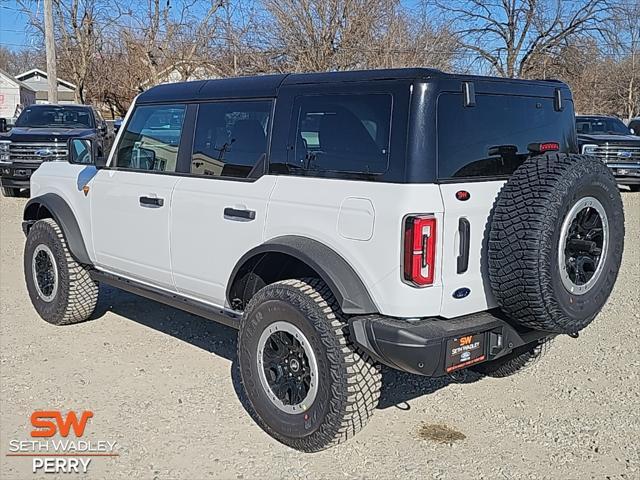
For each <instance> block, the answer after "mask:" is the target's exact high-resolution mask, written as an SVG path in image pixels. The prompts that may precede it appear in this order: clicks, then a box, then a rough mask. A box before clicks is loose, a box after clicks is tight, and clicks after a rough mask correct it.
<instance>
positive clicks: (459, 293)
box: [453, 287, 471, 300]
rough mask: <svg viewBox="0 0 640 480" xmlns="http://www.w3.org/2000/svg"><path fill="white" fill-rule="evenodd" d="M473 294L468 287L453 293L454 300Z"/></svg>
mask: <svg viewBox="0 0 640 480" xmlns="http://www.w3.org/2000/svg"><path fill="white" fill-rule="evenodd" d="M470 293H471V290H470V289H468V288H467V287H462V288H459V289H457V290H456V291H455V292H453V298H457V299H458V300H459V299H461V298H464V297H466V296H467V295H469V294H470Z"/></svg>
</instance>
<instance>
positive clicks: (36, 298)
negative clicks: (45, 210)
mask: <svg viewBox="0 0 640 480" xmlns="http://www.w3.org/2000/svg"><path fill="white" fill-rule="evenodd" d="M38 245H45V246H46V247H48V248H49V250H50V251H51V253H52V254H53V257H54V260H55V264H56V267H57V277H58V278H57V282H58V287H57V292H56V293H55V296H54V297H53V299H52V300H50V301H45V300H43V298H41V296H40V294H39V293H38V289H37V287H36V283H35V282H36V279H34V275H33V271H32V262H33V261H34V260H33V257H34V251H35V250H36V248H37V247H38ZM24 272H25V280H26V283H27V290H28V291H29V297H30V298H31V302H32V303H33V306H34V307H35V309H36V311H37V312H38V314H39V315H40V316H41V317H42V318H43V319H44V320H46V321H47V322H49V323H51V324H54V325H69V324H72V323H78V322H83V321H85V320H87V319H89V317H90V316H91V314H92V313H93V311H94V309H95V307H96V304H97V302H98V291H99V289H98V284H97V283H96V282H95V281H93V280H92V279H91V277H90V276H89V270H88V268H87V267H86V266H84V265H82V264H80V263H78V262H77V261H76V260H75V259H74V258H73V257H72V256H71V253H70V252H69V249H68V247H67V241H66V239H65V238H64V235H63V233H62V230H61V229H60V227H59V226H58V224H57V223H56V222H55V221H54V220H53V219H51V218H45V219H43V220H38V221H37V222H36V223H35V224H34V225H33V226H32V227H31V229H30V230H29V235H28V236H27V241H26V244H25V249H24Z"/></svg>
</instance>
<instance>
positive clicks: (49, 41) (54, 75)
mask: <svg viewBox="0 0 640 480" xmlns="http://www.w3.org/2000/svg"><path fill="white" fill-rule="evenodd" d="M44 45H45V48H46V51H47V80H48V82H47V83H48V84H49V95H48V97H47V98H48V100H49V103H58V72H57V71H56V41H55V38H54V34H53V0H44Z"/></svg>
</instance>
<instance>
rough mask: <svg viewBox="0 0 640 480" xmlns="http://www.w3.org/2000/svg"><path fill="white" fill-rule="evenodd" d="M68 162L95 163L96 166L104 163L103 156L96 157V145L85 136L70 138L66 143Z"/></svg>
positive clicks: (101, 165)
mask: <svg viewBox="0 0 640 480" xmlns="http://www.w3.org/2000/svg"><path fill="white" fill-rule="evenodd" d="M67 148H68V152H69V163H73V164H79V165H95V166H96V167H97V168H100V167H104V166H105V165H106V159H105V158H104V157H98V154H97V149H96V145H95V143H94V141H93V140H89V139H87V138H71V139H70V140H69V142H68V145H67Z"/></svg>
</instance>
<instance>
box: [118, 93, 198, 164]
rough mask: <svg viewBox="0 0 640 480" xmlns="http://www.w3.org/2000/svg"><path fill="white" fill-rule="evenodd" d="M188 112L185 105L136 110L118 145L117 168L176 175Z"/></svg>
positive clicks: (144, 106) (152, 106)
mask: <svg viewBox="0 0 640 480" xmlns="http://www.w3.org/2000/svg"><path fill="white" fill-rule="evenodd" d="M185 110H186V107H185V106H184V105H143V106H139V107H136V109H135V110H134V112H133V115H132V116H131V119H130V120H129V122H128V123H127V129H126V130H125V131H124V133H123V135H122V139H121V140H120V143H119V144H118V150H117V157H116V166H117V167H120V168H129V169H132V170H148V171H155V172H175V171H176V163H177V159H178V147H179V146H180V135H181V134H182V124H183V123H184V114H185Z"/></svg>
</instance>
